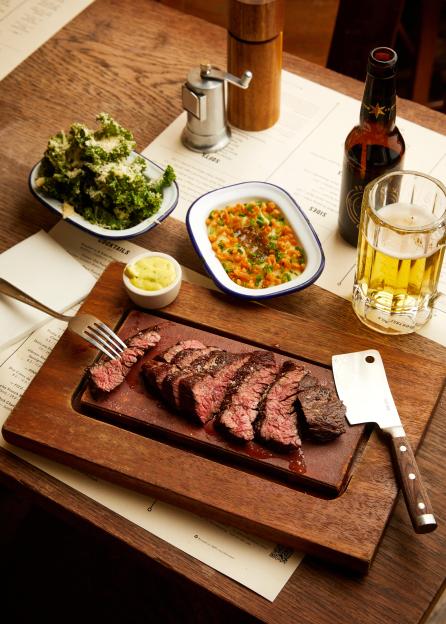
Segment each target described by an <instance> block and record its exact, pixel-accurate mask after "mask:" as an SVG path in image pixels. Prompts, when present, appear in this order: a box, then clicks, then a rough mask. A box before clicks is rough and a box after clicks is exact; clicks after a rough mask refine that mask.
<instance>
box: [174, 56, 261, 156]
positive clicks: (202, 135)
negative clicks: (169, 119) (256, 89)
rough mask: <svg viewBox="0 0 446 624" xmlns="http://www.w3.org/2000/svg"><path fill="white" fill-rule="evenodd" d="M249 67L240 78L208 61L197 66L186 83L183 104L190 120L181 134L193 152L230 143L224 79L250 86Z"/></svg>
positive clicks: (211, 149) (242, 85)
mask: <svg viewBox="0 0 446 624" xmlns="http://www.w3.org/2000/svg"><path fill="white" fill-rule="evenodd" d="M251 77H252V74H251V72H250V71H249V70H246V71H244V72H243V73H242V75H241V77H240V78H238V77H237V76H234V75H232V74H229V73H228V72H224V71H221V70H220V69H218V68H217V67H214V66H213V65H211V64H209V63H202V64H201V65H200V67H194V68H193V69H192V70H191V71H190V72H189V74H188V76H187V81H186V83H185V84H184V85H183V90H182V94H183V107H184V109H185V110H186V111H187V123H186V127H185V128H184V130H183V132H182V134H181V140H182V142H183V144H184V145H185V146H186V147H187V148H188V149H190V150H192V151H194V152H203V153H208V152H216V151H217V150H220V149H222V148H223V147H225V145H227V144H228V143H229V140H230V138H231V130H230V129H229V126H228V124H227V121H226V103H225V82H227V83H228V84H232V85H234V88H236V89H247V88H248V87H249V84H250V82H251Z"/></svg>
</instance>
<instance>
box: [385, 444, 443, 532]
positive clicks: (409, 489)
mask: <svg viewBox="0 0 446 624" xmlns="http://www.w3.org/2000/svg"><path fill="white" fill-rule="evenodd" d="M391 440H392V450H393V456H394V459H395V461H396V465H397V468H398V470H397V472H398V476H399V480H400V485H401V489H402V490H403V494H404V499H405V501H406V506H407V510H408V512H409V515H410V519H411V520H412V525H413V528H414V529H415V531H416V533H430V532H431V531H435V529H436V528H437V522H436V520H435V518H434V513H433V509H432V505H431V502H430V500H429V496H428V495H427V491H426V488H425V487H424V484H423V481H422V479H421V474H420V471H419V470H418V466H417V462H416V460H415V456H414V454H413V451H412V448H411V446H410V444H409V440H408V439H407V437H406V436H398V437H393V436H392V437H391Z"/></svg>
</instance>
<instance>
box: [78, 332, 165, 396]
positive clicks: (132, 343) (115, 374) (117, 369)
mask: <svg viewBox="0 0 446 624" xmlns="http://www.w3.org/2000/svg"><path fill="white" fill-rule="evenodd" d="M160 339H161V336H160V334H159V327H158V326H157V325H156V326H154V327H149V328H148V329H143V330H142V331H139V332H138V333H136V334H135V335H134V336H131V337H130V338H129V339H128V340H127V341H126V344H127V348H126V349H124V351H123V353H122V354H121V357H120V358H117V359H115V360H106V361H103V360H100V361H99V362H98V363H97V364H94V365H93V366H92V367H91V368H90V382H91V384H92V387H93V388H94V389H95V390H101V391H102V392H111V391H112V390H114V389H115V388H117V387H118V386H119V385H120V384H121V383H122V382H123V381H124V379H125V377H126V375H127V374H128V372H129V371H130V369H131V367H132V366H133V365H134V364H135V363H136V362H137V361H138V360H139V359H140V358H141V357H142V356H143V355H144V354H145V353H146V352H147V351H148V350H149V349H151V348H152V347H154V346H155V345H156V344H157V343H158V342H159V341H160Z"/></svg>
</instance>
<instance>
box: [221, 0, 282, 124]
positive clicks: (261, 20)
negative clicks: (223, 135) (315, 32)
mask: <svg viewBox="0 0 446 624" xmlns="http://www.w3.org/2000/svg"><path fill="white" fill-rule="evenodd" d="M282 30H283V1H282V0H230V3H229V20H228V71H229V72H231V73H232V74H235V75H236V76H239V75H240V74H241V72H242V71H243V70H244V69H245V68H246V67H249V69H250V70H251V71H252V74H253V78H252V81H251V85H250V87H249V89H248V90H247V91H241V90H240V89H234V88H233V87H232V85H229V88H228V120H229V123H231V124H232V125H234V126H236V127H237V128H241V129H242V130H266V128H270V127H271V126H273V125H274V124H275V123H276V121H277V120H278V119H279V115H280V81H281V71H282Z"/></svg>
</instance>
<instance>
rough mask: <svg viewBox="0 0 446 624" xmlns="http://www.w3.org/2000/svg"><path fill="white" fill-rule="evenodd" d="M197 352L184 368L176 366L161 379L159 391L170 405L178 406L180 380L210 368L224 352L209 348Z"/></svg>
mask: <svg viewBox="0 0 446 624" xmlns="http://www.w3.org/2000/svg"><path fill="white" fill-rule="evenodd" d="M198 353H199V356H198V357H197V358H195V359H192V361H191V362H190V365H189V366H186V367H185V368H180V367H178V368H177V369H176V370H173V371H172V372H171V373H169V374H168V375H166V377H165V378H164V380H163V384H162V388H161V391H162V394H163V397H164V398H165V399H166V401H167V402H168V403H169V404H170V405H171V406H172V407H175V408H179V406H180V397H179V385H180V383H181V380H182V379H184V378H186V377H189V376H191V375H195V374H198V373H202V372H205V371H208V370H212V368H213V367H214V366H215V365H216V362H218V361H219V357H220V355H221V354H222V353H226V352H223V351H220V350H219V349H214V348H209V349H200V350H199V351H198Z"/></svg>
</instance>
